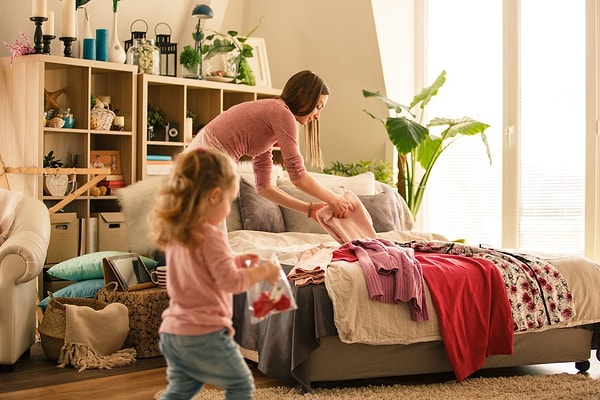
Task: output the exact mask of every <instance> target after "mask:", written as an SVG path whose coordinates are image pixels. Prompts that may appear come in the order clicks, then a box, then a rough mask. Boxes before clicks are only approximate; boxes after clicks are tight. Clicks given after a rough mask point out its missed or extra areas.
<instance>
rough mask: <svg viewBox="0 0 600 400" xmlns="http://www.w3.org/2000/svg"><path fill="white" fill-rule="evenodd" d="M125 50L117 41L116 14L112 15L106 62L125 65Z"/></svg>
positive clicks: (117, 26) (117, 25)
mask: <svg viewBox="0 0 600 400" xmlns="http://www.w3.org/2000/svg"><path fill="white" fill-rule="evenodd" d="M126 58H127V57H126V54H125V49H124V48H123V45H122V44H121V42H120V41H119V24H118V23H117V13H116V12H114V13H113V26H112V32H111V35H110V40H109V42H108V61H110V62H115V63H121V64H123V63H125V59H126Z"/></svg>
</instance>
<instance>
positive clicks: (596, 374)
mask: <svg viewBox="0 0 600 400" xmlns="http://www.w3.org/2000/svg"><path fill="white" fill-rule="evenodd" d="M161 360H162V359H161V358H158V359H157V360H155V361H157V362H160V361H161ZM24 361H25V362H26V361H27V360H24ZM590 362H591V368H590V370H589V371H588V372H587V375H589V376H591V377H592V378H595V379H600V362H599V361H598V360H597V359H596V352H595V351H593V352H592V353H591V356H590ZM50 368H56V365H55V364H53V363H52V364H51V366H50V367H48V368H47V369H46V370H45V372H46V373H49V374H52V371H51V369H50ZM138 368H139V366H138ZM30 371H31V373H29V372H28V370H27V368H25V371H23V370H21V371H17V372H15V373H14V374H15V376H16V375H19V374H21V375H22V374H24V375H26V376H29V379H31V380H33V381H35V380H39V379H42V378H41V376H40V375H41V374H44V373H45V372H44V370H43V369H39V368H38V369H35V368H31V369H30ZM84 372H86V371H84ZM90 372H91V371H90ZM125 372H126V370H125V369H119V368H116V369H114V370H110V371H107V370H102V371H97V370H96V371H95V373H98V376H99V377H94V378H91V379H86V380H79V381H75V382H64V381H62V380H61V379H56V381H55V383H52V384H50V385H45V386H41V387H34V388H31V389H24V390H19V389H18V388H17V387H15V386H11V387H10V388H9V385H8V384H7V382H9V381H10V380H11V373H10V372H9V373H0V398H1V399H2V400H17V399H19V400H20V399H28V400H37V399H39V400H64V399H111V400H119V399H127V400H138V399H139V400H142V399H152V398H153V396H154V394H155V393H157V392H158V391H160V390H162V389H164V388H165V386H166V384H167V381H166V372H165V367H158V368H149V369H146V370H142V371H135V372H129V373H125ZM253 372H254V377H255V383H256V386H257V387H270V386H278V385H280V383H279V382H278V381H277V380H274V379H271V378H269V377H267V376H264V375H263V374H261V373H260V372H259V371H258V370H256V369H255V368H253ZM115 373H116V374H115ZM557 373H572V374H575V373H577V369H576V368H575V365H574V364H573V363H558V364H545V365H536V366H527V367H518V368H502V369H497V370H483V371H481V372H480V373H478V374H477V375H478V376H510V375H524V374H532V375H542V374H557ZM64 374H68V375H72V376H73V375H74V374H75V376H76V374H80V373H79V372H77V371H76V370H74V369H72V368H70V370H69V369H67V370H65V371H64ZM64 374H63V377H64V376H65V375H64ZM102 375H107V376H102ZM55 376H56V377H58V376H60V375H55ZM451 379H452V375H451V374H435V375H419V376H411V377H396V378H380V379H371V380H363V381H353V382H344V383H340V382H336V383H328V384H324V385H323V386H333V385H338V386H346V385H348V386H356V385H366V384H394V383H403V384H417V383H430V382H444V381H447V380H451ZM33 386H35V385H33ZM208 390H218V389H216V388H208Z"/></svg>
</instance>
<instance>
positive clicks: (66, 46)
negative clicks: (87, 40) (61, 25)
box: [58, 36, 77, 57]
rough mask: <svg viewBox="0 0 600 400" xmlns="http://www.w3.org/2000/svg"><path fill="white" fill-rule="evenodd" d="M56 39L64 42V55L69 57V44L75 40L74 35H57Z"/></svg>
mask: <svg viewBox="0 0 600 400" xmlns="http://www.w3.org/2000/svg"><path fill="white" fill-rule="evenodd" d="M58 40H60V41H61V42H63V43H64V45H65V51H64V54H65V57H71V54H72V52H71V44H72V43H73V42H74V41H76V40H77V38H76V37H70V36H63V37H59V38H58Z"/></svg>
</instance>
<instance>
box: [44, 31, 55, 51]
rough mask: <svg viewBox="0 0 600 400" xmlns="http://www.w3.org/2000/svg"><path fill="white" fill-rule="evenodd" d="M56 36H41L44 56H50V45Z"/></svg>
mask: <svg viewBox="0 0 600 400" xmlns="http://www.w3.org/2000/svg"><path fill="white" fill-rule="evenodd" d="M55 37H56V36H54V35H43V38H44V50H43V52H44V54H50V43H52V40H53V39H54V38H55Z"/></svg>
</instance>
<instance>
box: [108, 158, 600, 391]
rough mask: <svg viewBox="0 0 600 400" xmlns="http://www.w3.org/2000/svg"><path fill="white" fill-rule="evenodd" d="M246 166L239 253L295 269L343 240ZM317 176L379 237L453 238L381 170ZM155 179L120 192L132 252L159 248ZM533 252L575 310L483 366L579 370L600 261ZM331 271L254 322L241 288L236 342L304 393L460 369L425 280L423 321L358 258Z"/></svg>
mask: <svg viewBox="0 0 600 400" xmlns="http://www.w3.org/2000/svg"><path fill="white" fill-rule="evenodd" d="M240 172H241V174H242V177H243V180H242V182H241V185H240V194H239V197H238V198H237V199H236V201H235V202H234V204H233V205H232V212H231V214H230V216H229V217H228V219H227V229H228V237H229V242H230V245H231V248H232V249H233V250H234V251H235V252H239V253H242V252H254V253H258V254H259V255H260V256H261V257H263V258H265V259H267V258H269V257H270V256H271V255H272V254H275V255H277V257H278V258H279V261H280V262H281V263H282V266H283V267H284V269H285V270H286V272H291V271H292V269H293V268H296V267H298V264H299V263H300V264H302V262H304V260H305V258H304V257H305V255H306V254H310V252H312V251H314V250H315V249H328V248H336V247H339V246H340V244H339V243H337V242H335V241H334V240H333V238H332V237H331V236H330V235H328V234H327V233H325V231H324V230H323V228H322V227H321V226H320V225H319V224H318V223H316V222H315V221H313V220H311V219H309V218H307V217H306V215H302V214H300V213H297V212H294V211H290V210H286V209H283V208H280V207H278V206H277V205H274V204H273V203H270V202H268V201H266V200H264V199H262V198H261V197H260V196H258V195H257V194H256V192H255V190H254V187H253V184H252V181H253V179H252V172H251V168H248V167H247V166H246V167H245V169H244V168H243V167H241V168H240ZM313 175H314V176H315V178H317V179H318V180H319V181H320V182H321V183H323V184H324V185H326V186H328V187H330V188H332V189H333V190H340V191H343V190H350V191H352V192H354V193H355V194H356V195H357V196H358V197H359V199H360V200H361V201H362V203H363V204H364V205H365V208H366V210H367V211H368V213H369V215H370V216H371V218H372V221H373V227H374V228H375V230H376V231H377V232H378V234H377V235H378V237H380V238H382V239H386V240H391V241H394V242H395V243H399V244H400V243H401V244H404V245H405V246H406V244H407V243H411V246H412V245H413V244H415V243H416V244H421V245H422V244H427V243H438V244H439V243H442V244H444V243H448V238H445V237H444V236H442V235H439V234H434V233H423V232H416V231H414V229H413V227H414V226H413V225H414V221H413V219H412V216H411V215H410V212H409V210H408V208H407V207H406V204H405V203H404V202H403V201H402V199H401V198H400V196H399V195H398V193H397V192H396V191H395V189H393V188H392V187H390V186H388V185H385V184H382V183H380V182H376V181H375V180H374V178H373V174H371V173H365V174H360V175H357V176H353V177H348V178H346V177H335V176H331V175H323V174H313ZM273 181H274V182H276V184H277V186H278V187H280V188H281V189H282V190H284V191H286V192H287V193H289V194H291V195H293V196H296V197H298V198H302V199H304V200H306V201H311V200H314V199H311V198H309V197H307V196H306V195H304V194H303V193H302V192H300V191H299V190H298V189H296V188H295V187H294V186H293V185H292V184H291V182H290V181H289V178H288V177H287V176H286V174H285V172H283V171H274V176H273ZM156 185H157V183H153V182H151V181H142V182H139V183H136V184H135V185H131V186H129V187H127V188H125V189H123V190H122V191H121V192H120V194H119V200H120V201H121V205H122V209H123V212H124V213H125V216H126V219H127V224H128V232H129V236H128V237H129V248H130V251H132V252H136V253H139V254H141V255H151V254H152V252H153V249H152V248H151V247H149V241H148V240H147V235H146V232H147V229H148V228H147V225H146V218H145V213H144V212H143V210H148V209H150V207H151V203H152V201H153V200H152V199H153V196H152V194H153V193H154V192H155V191H156ZM450 243H452V242H450ZM467 246H469V245H468V244H467ZM469 247H470V246H469ZM529 256H536V257H539V260H542V262H544V263H548V264H550V265H551V266H552V267H553V268H556V269H557V270H558V276H559V277H560V280H561V282H562V281H564V282H566V284H567V286H568V290H569V291H568V292H564V291H563V290H562V289H561V290H559V292H560V293H563V295H564V296H566V297H569V296H571V294H572V302H573V304H572V306H573V308H574V312H573V313H572V314H573V315H571V316H569V318H565V319H564V320H562V321H551V322H552V323H545V324H543V323H542V324H538V325H536V324H535V323H534V324H532V326H531V328H528V329H525V330H523V329H524V328H523V325H522V324H527V321H526V320H523V321H520V323H521V325H519V326H520V328H519V329H517V330H516V331H513V332H512V334H511V335H510V337H511V338H512V337H513V336H514V342H513V341H512V340H511V346H512V348H511V353H512V354H497V355H490V356H489V357H485V359H484V362H483V363H482V364H483V365H481V368H496V367H508V366H519V365H531V364H543V363H556V362H575V363H576V366H577V368H578V369H580V370H582V371H585V370H587V369H588V368H589V365H590V363H589V361H588V359H589V357H590V354H591V350H593V349H597V348H598V345H597V341H598V340H597V332H598V331H599V329H600V328H599V325H600V296H597V294H596V290H597V288H598V287H600V267H599V266H598V265H597V264H596V263H594V262H592V261H591V260H588V259H585V258H583V257H578V256H559V255H541V254H540V255H536V254H529ZM309 259H310V257H309ZM536 259H538V258H536ZM323 269H324V271H326V273H325V274H321V275H320V279H316V280H314V282H312V283H308V284H305V285H302V286H296V285H295V284H292V288H293V291H294V294H295V299H296V302H297V306H298V308H297V310H295V311H293V312H285V313H281V314H277V315H273V316H270V317H269V318H267V319H265V320H263V321H261V322H260V323H258V324H252V323H251V322H250V311H249V310H248V304H247V301H246V296H245V295H244V294H241V295H237V296H235V302H234V303H235V307H234V327H235V329H236V340H237V341H238V343H239V345H240V347H241V348H242V352H243V353H244V355H245V357H246V358H248V359H250V360H253V361H255V362H257V363H258V368H259V370H260V371H261V372H263V373H264V374H266V375H268V376H271V377H273V378H277V379H279V380H281V381H282V382H286V383H290V384H292V385H295V386H297V387H299V388H301V389H302V390H303V391H309V390H310V389H311V385H312V384H313V383H315V382H327V381H343V380H350V379H361V378H376V377H389V376H403V375H415V374H425V373H437V372H453V371H454V372H456V371H455V370H454V369H453V365H452V364H451V363H450V361H449V358H448V356H447V354H446V347H445V346H444V341H443V340H442V335H441V330H440V324H439V319H438V315H437V312H436V309H435V307H434V306H433V304H432V297H431V293H430V291H429V289H428V286H427V285H425V293H426V299H427V303H428V304H429V312H430V315H429V317H430V318H429V319H428V320H427V321H422V322H418V323H417V322H415V321H413V320H412V319H411V312H410V310H409V307H408V305H407V304H404V303H400V304H383V303H381V302H377V301H372V300H370V299H369V294H368V293H367V287H366V283H365V279H364V275H361V274H363V272H362V270H361V267H360V263H359V262H357V261H335V262H333V261H332V262H330V263H327V265H324V266H323ZM424 271H425V270H424ZM309 282H310V280H309ZM336 288H337V289H336ZM563 289H564V288H563ZM344 292H345V293H346V294H351V297H350V300H351V301H354V303H352V302H351V301H348V300H343V299H342V300H340V296H339V294H340V293H344ZM507 292H508V291H507ZM565 293H566V294H565ZM346 299H348V298H347V297H346ZM344 306H346V308H345V309H344V308H343V307H344ZM491 309H493V307H492V308H491ZM459 350H460V349H459ZM465 352H466V350H465ZM492 353H493V352H492ZM455 355H456V354H455ZM459 356H460V354H459ZM467 372H468V371H467Z"/></svg>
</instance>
